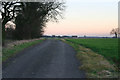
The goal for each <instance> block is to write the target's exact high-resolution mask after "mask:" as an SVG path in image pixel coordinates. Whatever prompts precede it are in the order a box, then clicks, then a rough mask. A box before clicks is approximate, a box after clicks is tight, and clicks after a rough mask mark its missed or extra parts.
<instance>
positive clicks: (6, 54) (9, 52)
mask: <svg viewBox="0 0 120 80" xmlns="http://www.w3.org/2000/svg"><path fill="white" fill-rule="evenodd" d="M43 40H44V39H41V40H35V41H30V42H24V43H21V44H18V45H14V46H12V47H11V48H3V49H2V62H4V61H6V60H7V59H8V58H10V57H12V56H14V55H16V53H18V52H19V51H22V50H24V49H25V48H28V47H30V46H33V45H36V44H38V43H40V42H42V41H43Z"/></svg>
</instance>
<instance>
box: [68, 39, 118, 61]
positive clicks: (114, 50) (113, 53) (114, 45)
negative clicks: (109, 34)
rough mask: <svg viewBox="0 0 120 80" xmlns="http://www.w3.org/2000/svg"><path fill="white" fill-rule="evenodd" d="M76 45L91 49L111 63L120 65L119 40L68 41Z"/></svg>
mask: <svg viewBox="0 0 120 80" xmlns="http://www.w3.org/2000/svg"><path fill="white" fill-rule="evenodd" d="M66 40H67V41H69V42H72V43H74V44H79V45H82V46H84V47H87V48H90V49H92V50H93V51H95V52H96V53H98V54H101V55H103V56H104V57H105V58H106V59H107V60H109V61H110V62H111V63H118V60H119V57H118V39H103V38H102V39H66Z"/></svg>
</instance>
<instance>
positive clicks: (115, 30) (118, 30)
mask: <svg viewBox="0 0 120 80" xmlns="http://www.w3.org/2000/svg"><path fill="white" fill-rule="evenodd" d="M110 34H111V35H113V34H114V35H115V38H117V37H118V35H119V34H120V28H114V29H112V30H111V32H110Z"/></svg>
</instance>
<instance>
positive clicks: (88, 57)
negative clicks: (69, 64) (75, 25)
mask: <svg viewBox="0 0 120 80" xmlns="http://www.w3.org/2000/svg"><path fill="white" fill-rule="evenodd" d="M62 41H64V42H66V43H67V44H69V45H71V46H72V47H73V48H74V49H75V50H76V51H77V54H76V57H77V58H78V59H79V60H80V61H81V63H82V65H81V66H80V67H79V69H82V70H85V71H86V75H87V77H88V78H118V72H117V70H116V68H115V66H114V65H112V64H110V63H109V61H107V60H106V59H105V58H104V57H103V56H102V55H100V54H97V53H96V52H94V51H92V50H91V49H89V48H86V47H83V46H81V45H79V44H76V43H73V42H69V41H67V40H62Z"/></svg>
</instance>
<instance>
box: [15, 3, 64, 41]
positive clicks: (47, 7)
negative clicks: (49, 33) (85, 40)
mask: <svg viewBox="0 0 120 80" xmlns="http://www.w3.org/2000/svg"><path fill="white" fill-rule="evenodd" d="M22 4H23V6H22V11H21V13H19V14H17V17H16V20H15V23H16V37H17V39H31V38H38V37H40V36H41V35H42V34H43V32H44V27H45V26H46V23H47V22H48V21H58V16H60V17H62V11H63V10H64V3H62V2H58V1H56V2H23V3H22Z"/></svg>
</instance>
